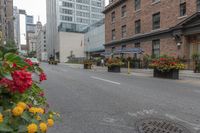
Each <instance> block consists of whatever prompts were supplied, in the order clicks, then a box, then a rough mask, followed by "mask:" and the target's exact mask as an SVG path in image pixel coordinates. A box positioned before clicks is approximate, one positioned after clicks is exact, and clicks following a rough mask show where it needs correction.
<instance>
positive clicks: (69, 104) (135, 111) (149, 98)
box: [42, 64, 200, 133]
mask: <svg viewBox="0 0 200 133" xmlns="http://www.w3.org/2000/svg"><path fill="white" fill-rule="evenodd" d="M42 67H43V68H45V72H46V73H47V77H48V80H47V81H45V82H44V83H43V84H42V87H44V88H45V91H46V96H47V99H48V102H49V104H50V106H51V107H52V109H55V110H56V111H58V112H60V114H61V116H62V122H61V123H57V124H56V125H55V127H54V128H52V129H50V130H49V133H137V129H136V128H135V123H136V122H137V121H139V120H140V119H145V118H161V119H167V120H173V121H175V122H177V123H179V124H181V125H183V126H185V127H186V128H188V129H189V130H191V132H192V133H197V132H198V133H199V131H200V82H199V80H166V79H158V78H153V77H145V76H129V75H126V74H115V73H108V72H97V71H92V70H83V69H80V68H71V67H68V66H65V65H58V66H53V65H47V64H42Z"/></svg>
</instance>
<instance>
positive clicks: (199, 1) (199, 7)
mask: <svg viewBox="0 0 200 133" xmlns="http://www.w3.org/2000/svg"><path fill="white" fill-rule="evenodd" d="M197 11H200V0H197Z"/></svg>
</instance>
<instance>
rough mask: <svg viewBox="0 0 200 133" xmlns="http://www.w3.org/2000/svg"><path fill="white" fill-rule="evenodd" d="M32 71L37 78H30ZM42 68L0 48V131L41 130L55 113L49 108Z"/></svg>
mask: <svg viewBox="0 0 200 133" xmlns="http://www.w3.org/2000/svg"><path fill="white" fill-rule="evenodd" d="M33 74H36V75H38V79H36V80H33V78H32V76H33ZM44 80H46V75H45V73H44V71H43V70H42V69H41V68H40V67H39V66H35V65H33V63H32V62H31V61H30V60H29V59H24V58H22V57H20V56H19V55H17V54H16V53H13V52H9V51H8V50H5V48H3V47H1V48H0V132H1V133H43V132H47V131H48V128H49V127H52V126H53V125H54V121H56V120H58V119H59V114H58V113H55V112H53V111H50V110H49V106H48V104H47V102H46V98H45V97H44V90H43V89H42V88H40V87H39V86H38V84H39V83H41V82H42V81H44Z"/></svg>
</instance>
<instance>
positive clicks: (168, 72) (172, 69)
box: [150, 57, 185, 79]
mask: <svg viewBox="0 0 200 133" xmlns="http://www.w3.org/2000/svg"><path fill="white" fill-rule="evenodd" d="M150 67H151V68H153V69H154V77H159V78H168V79H179V70H181V69H184V68H185V65H184V64H182V63H181V62H180V61H179V60H177V59H175V58H173V57H160V58H157V59H154V60H153V61H152V63H151V64H150Z"/></svg>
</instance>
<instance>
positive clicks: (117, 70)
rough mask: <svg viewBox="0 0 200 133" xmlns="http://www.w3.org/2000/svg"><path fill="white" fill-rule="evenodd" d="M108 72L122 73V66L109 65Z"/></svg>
mask: <svg viewBox="0 0 200 133" xmlns="http://www.w3.org/2000/svg"><path fill="white" fill-rule="evenodd" d="M108 72H115V73H120V72H121V69H120V66H108Z"/></svg>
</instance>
